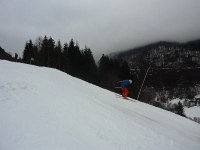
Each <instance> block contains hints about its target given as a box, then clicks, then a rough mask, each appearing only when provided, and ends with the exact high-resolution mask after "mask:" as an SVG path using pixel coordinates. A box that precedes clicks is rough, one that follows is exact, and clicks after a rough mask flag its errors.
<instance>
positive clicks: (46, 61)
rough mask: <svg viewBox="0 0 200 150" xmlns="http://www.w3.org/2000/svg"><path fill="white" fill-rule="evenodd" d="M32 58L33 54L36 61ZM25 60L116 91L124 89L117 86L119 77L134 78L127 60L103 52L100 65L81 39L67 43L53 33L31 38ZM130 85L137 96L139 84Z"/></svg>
mask: <svg viewBox="0 0 200 150" xmlns="http://www.w3.org/2000/svg"><path fill="white" fill-rule="evenodd" d="M31 58H34V61H32V60H31ZM22 62H23V63H27V64H30V63H31V64H33V63H34V65H37V66H45V67H50V68H55V69H58V70H60V71H63V72H66V73H68V74H69V75H71V76H73V77H77V78H80V79H82V80H84V81H86V82H89V83H92V84H95V85H97V86H100V87H102V88H105V89H108V90H110V91H113V92H117V93H121V89H116V88H115V87H116V86H120V84H119V83H117V82H118V81H120V80H125V79H132V80H133V81H134V78H133V76H132V75H131V74H130V69H129V66H128V63H127V62H126V61H124V62H123V63H120V62H119V61H117V60H115V59H111V58H109V57H108V56H106V55H104V54H102V57H101V59H100V60H99V62H98V65H97V64H96V63H95V60H94V58H93V54H92V51H91V49H90V48H88V47H87V46H85V48H84V49H81V48H80V47H79V44H78V42H74V40H73V39H71V41H70V42H69V44H68V43H64V45H62V44H61V42H60V40H58V41H57V42H55V41H54V39H53V38H52V37H49V38H47V36H45V37H44V38H41V37H38V38H37V39H36V41H35V43H34V44H33V42H32V40H29V41H27V42H26V44H25V48H24V51H23V56H22ZM129 88H130V96H131V97H133V98H136V93H137V89H136V86H135V85H134V84H132V85H131V86H130V87H129Z"/></svg>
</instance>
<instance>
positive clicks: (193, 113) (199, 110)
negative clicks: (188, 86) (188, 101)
mask: <svg viewBox="0 0 200 150" xmlns="http://www.w3.org/2000/svg"><path fill="white" fill-rule="evenodd" d="M179 101H180V102H181V103H182V104H183V103H184V101H185V100H184V99H183V100H181V99H179V98H176V99H173V100H171V101H170V103H172V104H178V102H179ZM184 110H185V115H186V116H187V117H190V118H194V117H199V118H200V106H193V107H190V108H188V107H184Z"/></svg>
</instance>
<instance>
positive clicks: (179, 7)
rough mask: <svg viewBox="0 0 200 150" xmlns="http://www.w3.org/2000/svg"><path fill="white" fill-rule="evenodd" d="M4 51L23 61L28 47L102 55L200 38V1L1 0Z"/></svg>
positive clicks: (0, 36)
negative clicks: (73, 45)
mask: <svg viewBox="0 0 200 150" xmlns="http://www.w3.org/2000/svg"><path fill="white" fill-rule="evenodd" d="M0 22H1V23H0V46H1V47H2V48H3V49H5V51H6V52H10V53H11V54H12V55H13V56H14V54H15V53H18V54H19V56H21V55H22V52H23V50H24V46H25V43H26V41H28V40H29V39H32V41H33V42H35V40H36V38H37V37H38V36H41V37H44V36H45V35H46V36H47V37H50V36H51V37H52V38H53V39H54V40H55V41H56V42H57V41H58V40H59V39H60V41H61V44H62V45H63V44H64V43H65V42H67V43H69V41H70V40H71V38H73V39H74V40H75V41H78V43H79V46H80V48H84V47H85V45H87V46H88V47H89V48H90V49H91V50H92V52H93V56H94V58H95V59H96V60H97V59H99V58H100V57H101V55H102V54H103V53H104V54H109V53H111V52H116V51H119V50H127V49H130V48H134V47H138V46H142V45H144V44H149V43H151V42H157V41H161V40H166V41H177V42H186V41H189V40H195V39H198V38H200V0H48V1H47V0H33V1H29V0H0Z"/></svg>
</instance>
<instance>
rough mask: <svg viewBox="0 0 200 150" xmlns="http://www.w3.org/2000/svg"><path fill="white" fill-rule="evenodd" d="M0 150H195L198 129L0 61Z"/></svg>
mask: <svg viewBox="0 0 200 150" xmlns="http://www.w3.org/2000/svg"><path fill="white" fill-rule="evenodd" d="M0 149H1V150H135V149H144V150H145V149H148V150H199V149H200V125H199V124H198V123H195V122H193V121H191V120H189V119H186V118H184V117H181V116H178V115H176V114H173V113H171V112H168V111H165V110H162V109H159V108H156V107H153V106H150V105H148V104H145V103H142V102H132V101H128V100H124V99H121V98H117V96H116V95H115V93H112V92H110V91H108V90H105V89H102V88H99V87H97V86H94V85H92V84H89V83H87V82H84V81H82V80H80V79H77V78H74V77H72V76H69V75H68V74H66V73H63V72H61V71H58V70H56V69H51V68H45V67H37V66H31V65H26V64H20V63H14V62H8V61H3V60H1V61H0Z"/></svg>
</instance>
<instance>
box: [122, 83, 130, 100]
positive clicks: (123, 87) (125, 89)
mask: <svg viewBox="0 0 200 150" xmlns="http://www.w3.org/2000/svg"><path fill="white" fill-rule="evenodd" d="M119 82H122V84H121V89H122V96H123V97H124V98H125V99H127V96H128V93H129V91H128V89H127V86H128V85H129V84H131V83H132V80H124V81H119Z"/></svg>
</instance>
